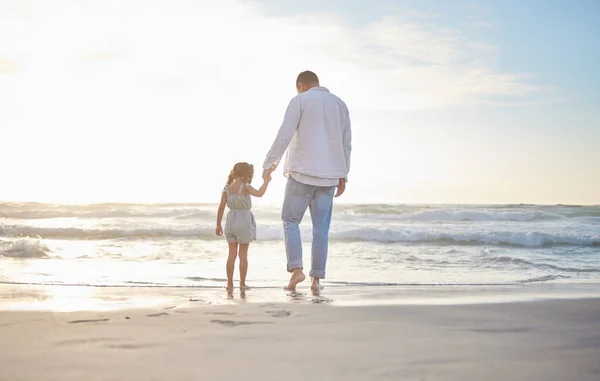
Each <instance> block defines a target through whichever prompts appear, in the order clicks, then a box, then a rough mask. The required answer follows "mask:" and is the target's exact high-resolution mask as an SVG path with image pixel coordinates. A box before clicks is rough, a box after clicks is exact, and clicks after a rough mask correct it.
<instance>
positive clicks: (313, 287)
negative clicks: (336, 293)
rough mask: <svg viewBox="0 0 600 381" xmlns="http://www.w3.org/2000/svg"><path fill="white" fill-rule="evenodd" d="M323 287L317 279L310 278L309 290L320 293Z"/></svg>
mask: <svg viewBox="0 0 600 381" xmlns="http://www.w3.org/2000/svg"><path fill="white" fill-rule="evenodd" d="M324 288H325V287H324V286H323V285H322V284H321V282H320V281H319V278H312V284H311V285H310V289H311V290H312V291H317V292H318V291H321V290H322V289H324Z"/></svg>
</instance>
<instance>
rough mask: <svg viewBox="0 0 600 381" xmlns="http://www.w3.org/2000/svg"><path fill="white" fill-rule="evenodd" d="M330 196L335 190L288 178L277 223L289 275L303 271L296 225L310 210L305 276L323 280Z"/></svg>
mask: <svg viewBox="0 0 600 381" xmlns="http://www.w3.org/2000/svg"><path fill="white" fill-rule="evenodd" d="M334 192H335V186H332V187H318V186H313V185H307V184H303V183H300V182H298V181H296V180H294V179H292V178H291V177H289V178H288V182H287V185H286V187H285V198H284V200H283V208H282V210H281V219H282V220H283V231H284V233H285V253H286V256H287V270H288V271H289V272H292V271H294V270H295V269H303V268H304V266H303V264H302V238H301V237H300V223H301V222H302V218H303V217H304V213H306V209H307V208H310V217H311V219H312V226H313V229H312V234H313V240H312V257H311V259H312V260H311V269H310V273H309V275H310V276H311V277H315V278H319V279H323V278H325V266H326V265H327V250H328V246H329V225H330V224H331V213H332V211H333V194H334Z"/></svg>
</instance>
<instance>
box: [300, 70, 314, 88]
mask: <svg viewBox="0 0 600 381" xmlns="http://www.w3.org/2000/svg"><path fill="white" fill-rule="evenodd" d="M300 83H302V84H305V85H318V84H319V77H317V75H316V74H315V73H313V72H312V71H310V70H306V71H303V72H302V73H300V74H298V78H296V86H297V85H298V84H300Z"/></svg>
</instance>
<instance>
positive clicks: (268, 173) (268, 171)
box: [262, 164, 277, 181]
mask: <svg viewBox="0 0 600 381" xmlns="http://www.w3.org/2000/svg"><path fill="white" fill-rule="evenodd" d="M276 168H277V166H276V165H275V164H273V165H272V166H271V168H269V169H265V170H263V173H262V178H263V180H264V181H271V173H273V171H275V169H276Z"/></svg>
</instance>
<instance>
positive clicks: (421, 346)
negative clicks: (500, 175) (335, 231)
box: [0, 286, 600, 381]
mask: <svg viewBox="0 0 600 381" xmlns="http://www.w3.org/2000/svg"><path fill="white" fill-rule="evenodd" d="M34 288H35V287H34ZM63 288H64V287H63ZM139 291H140V292H139V293H137V294H132V293H131V291H130V290H122V291H119V290H118V289H103V290H102V291H100V294H99V295H98V301H100V302H98V303H95V304H93V303H92V304H87V305H86V304H85V303H82V301H83V300H85V299H86V297H84V296H82V295H83V294H81V293H80V294H79V297H75V295H77V292H75V291H73V292H72V295H71V296H68V295H64V296H63V300H62V302H60V298H55V299H54V301H55V302H54V304H53V303H48V304H43V305H40V304H36V302H39V301H41V300H42V299H43V298H41V297H40V295H41V293H40V292H41V291H40V290H37V291H35V290H32V289H31V287H23V286H11V287H10V289H9V288H7V287H6V286H3V288H2V295H4V296H5V297H4V298H3V302H4V303H3V304H0V308H2V310H0V380H2V381H4V380H6V381H16V380H61V381H68V380H82V379H85V380H90V381H94V380H131V381H135V380H240V379H244V380H281V379H286V380H302V379H307V378H308V379H313V380H341V379H344V380H375V379H377V380H466V381H469V380H482V379H488V380H507V379H510V380H557V381H558V380H560V381H564V380H578V381H586V380H590V381H592V380H594V381H595V380H598V378H599V377H600V362H599V361H598V359H600V298H583V299H572V298H570V299H562V300H561V299H552V298H544V299H537V300H526V299H521V301H519V302H515V301H513V302H510V301H502V300H496V303H473V302H469V300H468V299H461V298H460V297H458V296H457V295H455V297H454V298H450V299H446V303H437V304H432V303H427V298H426V296H427V293H426V292H422V293H421V298H420V299H418V300H420V302H417V299H416V298H415V299H413V302H410V301H408V302H406V301H405V303H404V304H402V303H401V301H402V299H403V298H402V297H401V295H400V296H399V297H398V298H397V299H396V300H397V301H399V302H397V303H393V302H391V299H388V303H385V302H383V301H382V302H380V303H377V302H374V301H377V300H382V299H380V298H378V297H377V296H376V295H374V296H373V297H372V298H371V303H365V299H361V298H354V302H355V303H346V304H344V303H336V300H337V301H340V302H343V301H344V300H345V301H351V300H353V298H351V297H348V296H347V295H352V294H353V292H352V290H347V294H345V295H346V296H344V294H340V293H336V292H333V294H334V295H336V296H335V299H332V298H330V296H329V294H327V292H326V290H325V291H324V292H323V294H322V295H319V296H315V295H311V294H310V293H306V292H305V291H304V293H303V291H302V290H301V289H300V290H299V293H298V294H295V295H291V294H286V293H285V292H284V291H283V290H280V291H276V290H269V291H264V290H250V291H248V292H247V293H246V295H240V293H239V291H236V292H235V293H234V294H233V295H232V296H229V297H227V296H226V295H225V292H224V291H222V290H219V291H218V292H216V291H215V292H213V293H210V292H209V293H207V292H205V291H202V290H197V291H195V292H190V291H189V290H186V291H181V290H174V291H173V292H172V293H171V294H170V298H169V299H168V300H167V299H164V297H165V291H164V290H161V292H160V293H154V294H153V291H152V290H147V289H146V290H139ZM392 291H393V290H392ZM36 292H37V293H36ZM362 292H363V293H365V290H364V289H363V290H362ZM371 292H374V293H375V294H377V293H379V292H380V291H379V290H371ZM394 292H397V290H395V291H394ZM390 293H392V292H391V291H390ZM513 294H514V293H513ZM127 295H128V296H127ZM132 295H137V296H134V297H132ZM152 295H154V296H156V298H154V299H153V300H154V303H143V300H144V299H147V300H149V299H152V297H151V296H152ZM7 296H9V297H7ZM463 296H467V295H466V294H463ZM160 297H162V298H163V299H160ZM9 298H10V300H7V299H9ZM517 299H518V298H513V300H517ZM68 300H70V301H71V305H72V308H70V309H69V308H66V306H67V305H68V303H66V301H68ZM125 300H128V301H130V302H131V304H127V305H124V304H123V301H125ZM432 300H439V299H435V298H433V299H432ZM461 300H462V301H461ZM489 300H493V299H491V298H490V299H489ZM16 302H19V303H17V304H15V303H16ZM138 302H139V303H138ZM11 303H12V304H11ZM103 303H104V304H103ZM27 305H29V306H30V308H29V309H28V308H24V306H27ZM17 306H20V307H17ZM86 308H87V309H86Z"/></svg>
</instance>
